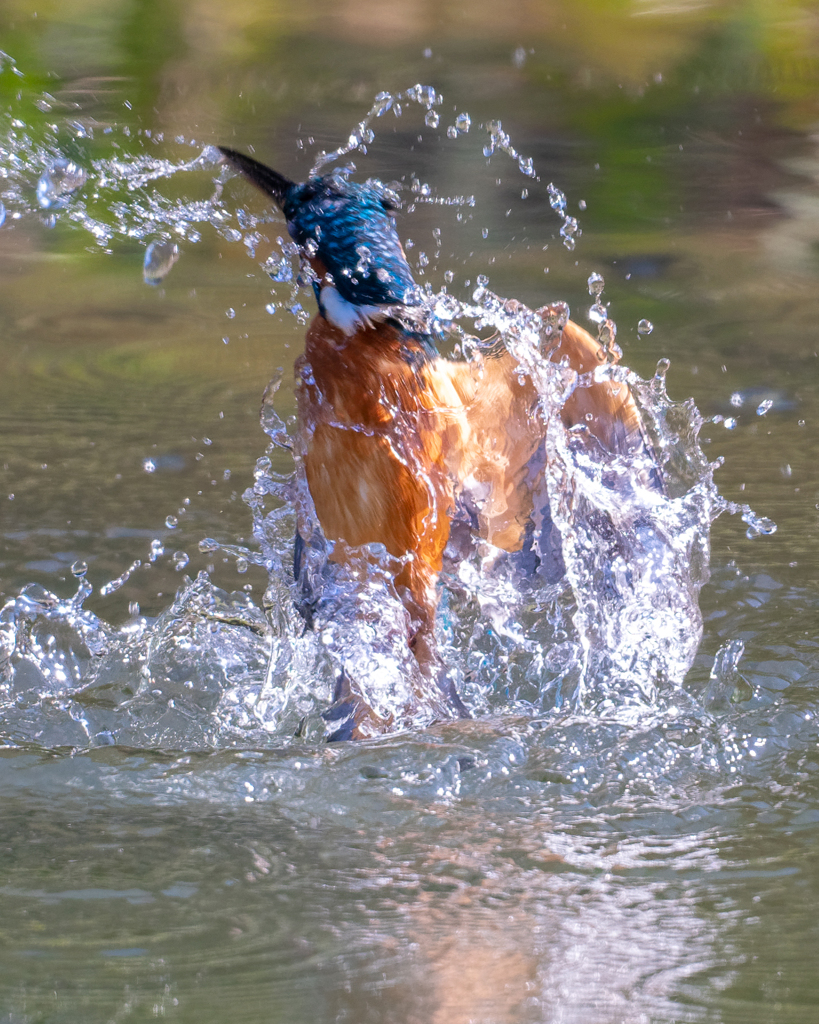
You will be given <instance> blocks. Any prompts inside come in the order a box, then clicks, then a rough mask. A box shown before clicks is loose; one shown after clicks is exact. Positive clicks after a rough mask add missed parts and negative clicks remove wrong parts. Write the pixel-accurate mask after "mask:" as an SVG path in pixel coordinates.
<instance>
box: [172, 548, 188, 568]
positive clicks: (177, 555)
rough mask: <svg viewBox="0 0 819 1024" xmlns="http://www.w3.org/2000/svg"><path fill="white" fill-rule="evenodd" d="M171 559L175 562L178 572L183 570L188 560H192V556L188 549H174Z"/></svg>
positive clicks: (174, 565)
mask: <svg viewBox="0 0 819 1024" xmlns="http://www.w3.org/2000/svg"><path fill="white" fill-rule="evenodd" d="M171 561H172V562H173V567H174V569H176V571H177V572H181V571H182V570H183V569H184V568H185V566H186V565H187V564H188V562H190V557H189V556H188V553H187V552H186V551H174V553H173V555H172V557H171Z"/></svg>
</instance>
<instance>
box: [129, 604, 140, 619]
mask: <svg viewBox="0 0 819 1024" xmlns="http://www.w3.org/2000/svg"><path fill="white" fill-rule="evenodd" d="M128 614H129V615H133V616H134V617H136V616H137V615H139V601H131V602H130V603H129V604H128Z"/></svg>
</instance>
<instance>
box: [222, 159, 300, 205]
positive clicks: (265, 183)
mask: <svg viewBox="0 0 819 1024" xmlns="http://www.w3.org/2000/svg"><path fill="white" fill-rule="evenodd" d="M217 149H218V150H219V152H220V153H221V154H222V156H223V157H224V158H225V160H226V161H227V163H229V164H230V165H231V167H234V168H235V169H236V170H237V171H239V172H240V173H241V174H243V175H244V176H245V177H246V178H247V180H248V181H250V182H252V183H253V184H254V185H255V186H256V187H257V188H260V189H261V190H262V192H264V193H265V195H268V196H270V198H271V199H273V201H274V202H275V203H276V204H277V205H278V206H280V207H281V206H283V205H284V199H285V196H286V194H287V191H288V189H290V188H292V186H293V185H294V184H295V183H294V182H292V181H291V180H290V179H289V178H285V176H284V175H283V174H279V173H278V171H274V170H272V169H271V168H270V167H265V165H264V164H260V163H259V161H258V160H254V159H253V158H252V157H249V156H245V155H244V153H237V152H236V150H234V149H227V148H226V147H225V146H217Z"/></svg>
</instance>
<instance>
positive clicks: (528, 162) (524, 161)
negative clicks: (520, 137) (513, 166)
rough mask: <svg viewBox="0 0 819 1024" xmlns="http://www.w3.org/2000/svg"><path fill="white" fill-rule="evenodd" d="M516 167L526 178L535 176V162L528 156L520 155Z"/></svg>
mask: <svg viewBox="0 0 819 1024" xmlns="http://www.w3.org/2000/svg"><path fill="white" fill-rule="evenodd" d="M518 167H519V168H520V171H521V173H522V174H525V175H526V176H527V178H534V176H535V162H534V160H533V159H532V158H531V157H530V156H522V157H520V158H519V159H518Z"/></svg>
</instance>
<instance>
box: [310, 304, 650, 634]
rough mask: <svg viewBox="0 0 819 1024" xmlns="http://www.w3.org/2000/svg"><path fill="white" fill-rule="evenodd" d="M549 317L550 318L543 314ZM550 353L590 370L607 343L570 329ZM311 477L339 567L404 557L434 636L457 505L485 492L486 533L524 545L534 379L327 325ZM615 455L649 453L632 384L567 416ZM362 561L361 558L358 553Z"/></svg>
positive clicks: (384, 330)
mask: <svg viewBox="0 0 819 1024" xmlns="http://www.w3.org/2000/svg"><path fill="white" fill-rule="evenodd" d="M540 312H541V313H542V314H548V313H550V312H551V309H550V307H544V309H543V310H541V311H540ZM543 355H544V356H545V357H546V358H548V359H551V360H552V361H555V362H559V361H565V362H567V363H568V365H569V366H570V367H571V368H572V369H573V370H575V371H576V372H577V373H578V374H588V373H590V372H591V371H593V370H594V369H595V368H596V367H597V366H598V365H600V364H602V363H604V362H605V361H606V360H607V355H606V353H605V352H604V350H603V348H602V346H601V345H600V344H599V343H598V342H597V341H596V340H595V339H594V338H592V337H591V335H589V334H588V333H587V332H586V331H584V330H583V329H582V328H581V327H578V326H577V325H576V324H574V323H572V322H571V321H569V322H568V323H566V325H565V327H563V329H562V331H558V332H556V333H555V335H554V336H553V337H550V338H548V339H545V340H544V345H543ZM297 377H298V403H299V424H300V432H301V448H302V451H303V452H304V456H303V457H304V463H305V471H306V476H307V481H308V486H309V488H310V493H311V496H312V499H313V503H314V505H315V509H316V514H317V516H318V519H319V522H320V524H321V527H322V530H323V532H324V534H325V536H326V537H327V538H328V540H331V541H333V542H334V543H335V546H334V551H333V554H332V556H331V557H332V558H333V559H334V560H336V561H345V560H348V559H349V558H350V557H351V552H352V550H353V549H358V548H360V547H361V546H362V545H366V544H381V545H383V546H384V547H385V548H386V550H387V551H388V552H389V554H390V555H392V556H394V557H395V558H396V559H399V560H401V565H400V566H399V567H398V569H397V572H396V586H397V588H398V589H399V592H401V593H402V594H403V596H404V600H405V603H407V606H408V608H409V609H410V612H411V614H412V616H413V618H414V619H415V620H416V622H417V624H418V629H419V630H420V631H421V632H425V631H429V630H431V629H432V625H433V620H434V615H435V607H436V604H437V599H436V595H435V585H436V581H437V576H438V573H439V572H440V570H441V565H442V559H443V551H444V548H445V546H446V543H447V540H448V538H449V529H450V522H451V517H452V514H453V511H454V507H455V502H456V499H457V497H458V496H459V495H460V494H461V493H463V492H465V491H466V492H468V493H469V494H470V495H474V496H476V497H477V499H478V500H477V501H476V502H475V504H476V507H477V508H478V510H479V513H478V519H479V532H480V534H481V536H482V537H483V538H484V539H486V540H488V541H490V542H491V543H492V544H494V545H496V546H497V547H500V548H502V549H504V550H507V551H515V550H518V549H519V548H520V547H521V545H522V542H523V537H524V533H525V529H526V525H527V522H528V520H529V518H530V516H531V514H532V497H531V493H530V491H529V488H528V486H527V483H526V477H527V471H528V464H529V462H530V460H531V459H532V456H533V455H534V454H535V452H536V451H537V449H538V447H539V445H540V444H541V442H542V440H543V436H544V429H545V428H544V420H543V417H542V416H541V414H540V412H539V410H538V408H537V405H538V396H537V392H536V390H535V387H534V385H533V383H532V381H531V380H530V379H529V378H528V377H525V376H522V375H521V372H520V369H519V366H518V364H517V362H516V361H515V359H514V357H513V356H512V355H511V354H510V353H508V352H503V353H502V354H501V355H499V356H496V357H487V358H485V359H484V360H483V361H482V362H479V363H477V364H476V363H471V362H470V363H467V362H457V361H450V360H446V359H443V358H440V357H433V358H423V353H422V351H421V347H420V343H415V342H413V341H412V339H411V338H408V336H407V335H406V334H404V332H402V331H401V330H400V329H399V328H397V327H395V326H393V325H392V324H391V323H381V324H378V325H377V326H362V327H361V328H360V329H359V330H358V331H357V332H356V333H355V334H354V335H352V336H347V335H345V334H344V333H343V332H341V331H340V330H339V329H338V328H336V327H334V326H333V325H332V324H330V323H329V322H328V321H327V320H325V319H324V318H323V317H321V316H319V317H317V318H316V319H315V320H314V321H313V323H312V325H311V327H310V329H309V331H308V333H307V339H306V349H305V355H304V357H303V358H302V359H300V360H299V362H298V363H297ZM561 417H562V419H563V422H564V424H565V426H566V427H572V426H575V425H577V424H583V425H585V427H586V428H587V430H588V432H589V434H591V435H593V436H595V437H596V438H597V439H598V441H599V442H600V443H601V444H602V445H603V446H604V447H605V448H606V449H607V450H609V451H611V452H613V453H622V454H625V453H631V452H634V451H635V450H636V449H638V448H639V447H640V446H642V445H644V443H645V442H644V440H643V428H642V423H641V420H640V414H639V411H638V409H637V406H636V404H635V402H634V399H633V396H632V395H631V392H630V390H629V388H628V386H627V385H626V384H624V383H617V382H610V381H600V382H594V383H592V384H590V385H588V386H585V387H584V386H580V387H578V388H576V389H575V391H574V392H573V393H572V394H571V395H570V397H569V398H568V400H567V401H566V403H565V405H564V407H563V409H562V410H561ZM357 557H358V556H357Z"/></svg>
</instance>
